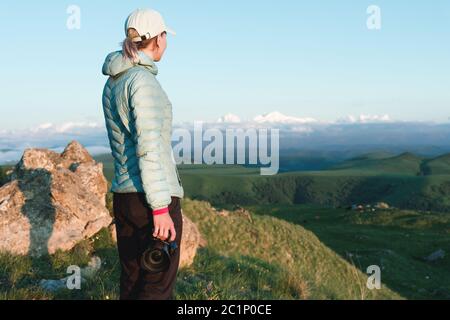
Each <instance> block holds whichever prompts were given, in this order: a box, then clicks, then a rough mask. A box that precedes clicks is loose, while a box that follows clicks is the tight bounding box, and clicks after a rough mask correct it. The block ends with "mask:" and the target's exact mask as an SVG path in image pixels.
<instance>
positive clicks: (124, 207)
mask: <svg viewBox="0 0 450 320" xmlns="http://www.w3.org/2000/svg"><path fill="white" fill-rule="evenodd" d="M125 32H126V39H125V41H124V42H123V48H122V51H119V52H113V53H111V54H110V55H108V57H107V58H106V61H105V64H104V65H103V74H105V75H107V76H109V79H108V81H107V82H106V85H105V88H104V91H103V111H104V115H105V121H106V127H107V131H108V137H109V142H110V146H111V150H112V155H113V157H114V168H115V177H114V180H113V183H112V189H111V190H112V192H113V193H114V196H113V207H114V216H115V221H116V230H117V246H118V250H119V257H120V263H121V277H120V298H121V299H158V300H161V299H173V295H172V291H173V287H174V283H175V280H176V274H177V270H178V262H179V254H180V250H179V249H180V240H181V233H182V213H181V203H180V202H181V199H182V198H183V195H184V192H183V187H182V184H181V181H180V178H179V175H178V171H177V167H176V164H175V161H174V157H173V152H172V147H171V131H172V105H171V103H170V101H169V99H168V97H167V95H166V93H165V92H164V91H163V89H162V88H161V86H160V84H159V82H158V81H157V80H156V75H157V73H158V69H157V67H156V65H155V62H158V61H160V60H161V58H162V56H163V55H164V52H165V49H166V46H167V42H166V41H167V39H166V34H167V33H174V32H173V31H171V30H170V29H168V28H167V27H166V25H165V23H164V20H163V18H162V17H161V15H160V14H159V13H158V12H156V11H154V10H149V9H139V10H136V11H134V12H133V13H132V14H131V15H130V16H129V17H128V19H127V21H126V23H125ZM153 237H156V238H159V239H161V240H168V241H175V242H176V243H177V245H178V250H177V251H176V252H175V254H174V255H173V256H172V259H171V264H170V267H169V269H168V270H167V271H165V272H160V273H156V274H153V273H149V272H147V271H146V270H145V269H143V268H142V267H141V265H140V258H141V255H142V253H143V251H144V250H145V249H147V248H148V246H149V244H150V243H151V241H152V239H153Z"/></svg>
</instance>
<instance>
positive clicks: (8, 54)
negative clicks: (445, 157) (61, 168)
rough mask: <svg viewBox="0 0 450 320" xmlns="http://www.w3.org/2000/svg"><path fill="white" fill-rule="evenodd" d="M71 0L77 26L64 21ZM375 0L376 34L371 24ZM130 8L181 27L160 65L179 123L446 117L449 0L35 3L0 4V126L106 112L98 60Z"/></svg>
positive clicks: (114, 44)
mask: <svg viewBox="0 0 450 320" xmlns="http://www.w3.org/2000/svg"><path fill="white" fill-rule="evenodd" d="M71 4H75V5H78V6H79V7H80V8H81V29H80V30H72V31H70V30H68V29H67V28H66V20H67V18H68V14H67V13H66V9H67V7H68V6H69V5H71ZM372 4H374V5H378V6H379V7H380V8H381V10H382V12H381V13H382V29H381V30H379V31H369V30H368V29H367V27H366V20H367V17H368V15H367V13H366V9H367V7H368V6H369V5H372ZM137 7H151V8H154V9H157V10H158V11H160V12H161V13H162V14H163V16H164V17H165V19H166V22H167V24H168V25H170V26H171V27H172V28H173V29H175V30H176V31H177V36H175V37H170V38H169V48H168V51H167V54H166V56H165V57H164V61H162V62H161V63H160V64H159V68H160V75H159V80H160V82H161V84H162V85H163V87H164V88H165V90H166V91H167V93H168V95H169V97H170V99H171V100H172V103H173V106H174V118H175V121H192V120H214V119H216V118H218V117H219V116H222V115H224V114H226V113H235V114H237V115H239V116H241V117H242V118H252V117H254V116H256V115H258V114H262V113H266V112H271V111H274V110H278V111H280V112H282V113H285V114H288V115H292V116H298V117H314V118H317V119H321V120H334V119H336V118H339V117H343V116H346V115H348V114H354V115H359V114H389V115H390V116H391V117H392V118H394V119H401V120H426V121H440V122H444V121H448V120H449V117H450V108H449V107H450V90H449V85H450V59H449V57H450V41H449V36H450V2H449V1H448V0H434V1H423V0H420V1H406V0H396V1H388V0H386V1H381V0H379V1H377V0H371V1H364V0H352V1H350V0H341V1H337V0H316V1H311V0H310V1H300V0H295V1H294V0H292V1H286V0H285V1H283V0H280V1H263V0H259V1H256V0H248V1H237V0H228V1H211V0H192V1H181V0H177V1H168V0H164V1H126V2H125V1H111V0H109V1H105V0H97V1H85V0H83V1H81V0H73V1H70V2H69V1H31V0H30V1H15V2H9V3H7V2H1V3H0V35H1V38H2V49H1V50H0V61H1V62H2V70H1V71H2V73H1V77H0V88H1V89H0V90H1V103H0V111H1V114H2V117H0V128H2V129H5V128H6V129H13V128H30V127H33V126H36V125H38V124H41V123H46V122H52V123H60V122H65V121H103V118H102V110H101V93H102V88H103V85H104V82H105V80H106V78H105V77H104V76H103V75H102V74H101V66H102V64H103V61H104V58H105V56H106V55H107V54H108V53H109V52H110V51H113V50H117V49H118V48H119V47H118V43H119V42H120V41H122V40H123V38H124V31H123V24H124V20H125V18H126V16H127V15H128V14H129V13H130V12H131V11H132V10H133V9H135V8H137Z"/></svg>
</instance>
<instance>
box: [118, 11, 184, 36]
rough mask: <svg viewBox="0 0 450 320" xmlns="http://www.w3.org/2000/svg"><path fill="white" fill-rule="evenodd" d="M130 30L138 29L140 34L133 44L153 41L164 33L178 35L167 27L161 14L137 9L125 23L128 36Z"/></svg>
mask: <svg viewBox="0 0 450 320" xmlns="http://www.w3.org/2000/svg"><path fill="white" fill-rule="evenodd" d="M130 28H133V29H136V31H137V32H138V33H139V37H135V38H133V39H132V41H133V42H140V41H144V40H147V39H151V38H153V37H156V36H157V35H159V34H161V33H163V32H167V33H170V34H173V35H175V34H176V33H175V31H173V30H172V29H170V28H168V27H167V26H166V24H165V23H164V19H163V17H162V16H161V14H160V13H159V12H158V11H155V10H152V9H137V10H135V11H133V12H132V13H131V14H130V15H129V16H128V18H127V21H126V22H125V35H126V36H128V29H130Z"/></svg>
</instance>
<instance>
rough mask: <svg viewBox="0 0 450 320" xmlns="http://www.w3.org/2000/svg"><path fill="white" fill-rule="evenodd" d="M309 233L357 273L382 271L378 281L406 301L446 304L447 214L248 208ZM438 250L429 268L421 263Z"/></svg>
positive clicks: (449, 290)
mask: <svg viewBox="0 0 450 320" xmlns="http://www.w3.org/2000/svg"><path fill="white" fill-rule="evenodd" d="M249 209H250V210H252V211H254V212H255V213H256V214H260V215H262V216H267V215H270V216H273V217H277V218H280V219H285V220H286V221H289V222H291V223H293V224H295V225H298V226H302V227H304V228H305V229H307V230H310V231H311V232H313V233H314V234H315V235H316V236H317V237H318V239H319V240H320V241H321V242H322V243H323V244H324V245H326V246H328V247H329V248H330V249H332V250H333V251H334V252H336V253H338V254H339V255H340V256H341V257H342V258H345V259H346V260H348V261H349V262H353V263H354V264H355V265H356V266H358V267H359V268H360V269H361V270H366V268H367V267H368V266H369V265H379V266H380V267H382V282H383V283H384V284H386V285H387V286H388V287H389V288H391V289H392V290H394V291H396V292H398V293H399V294H400V295H402V296H403V297H405V298H408V299H450V273H449V272H448V270H449V269H450V257H449V256H448V248H449V247H450V215H449V214H448V213H432V212H417V211H411V210H398V209H392V210H384V211H383V210H378V211H376V212H366V213H358V212H354V211H347V210H343V209H341V210H336V209H327V208H320V207H317V206H310V205H309V206H308V205H306V206H292V205H281V206H272V207H268V206H251V207H249ZM438 249H444V250H446V251H447V255H446V257H445V258H444V259H442V260H439V261H436V262H434V263H430V262H426V261H425V260H424V259H423V258H424V257H426V256H428V255H430V254H431V253H433V252H435V251H437V250H438Z"/></svg>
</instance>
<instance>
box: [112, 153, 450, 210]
mask: <svg viewBox="0 0 450 320" xmlns="http://www.w3.org/2000/svg"><path fill="white" fill-rule="evenodd" d="M449 159H450V155H444V156H441V157H438V158H435V159H426V158H422V157H419V156H416V155H414V154H411V153H403V154H400V155H396V156H392V155H391V154H387V153H383V152H377V153H371V154H365V155H362V156H359V157H356V158H353V159H350V160H347V161H344V162H342V163H341V164H339V165H336V166H334V167H333V168H332V169H328V170H321V171H303V172H302V171H294V172H284V173H280V174H278V175H276V176H260V175H259V169H257V168H245V167H243V166H226V165H217V166H207V165H181V166H179V169H180V175H181V177H182V181H183V185H184V187H185V193H186V196H188V197H191V198H193V199H199V200H208V201H210V202H211V203H213V204H221V205H222V204H236V203H237V204H308V203H310V204H318V205H325V206H331V207H338V206H348V205H351V204H355V203H375V202H379V201H384V202H387V203H389V204H390V205H393V206H396V207H398V208H405V209H415V210H434V211H450V162H449ZM104 163H105V175H106V176H107V178H108V179H109V180H111V179H112V178H113V166H112V162H111V161H110V160H109V161H105V162H104Z"/></svg>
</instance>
